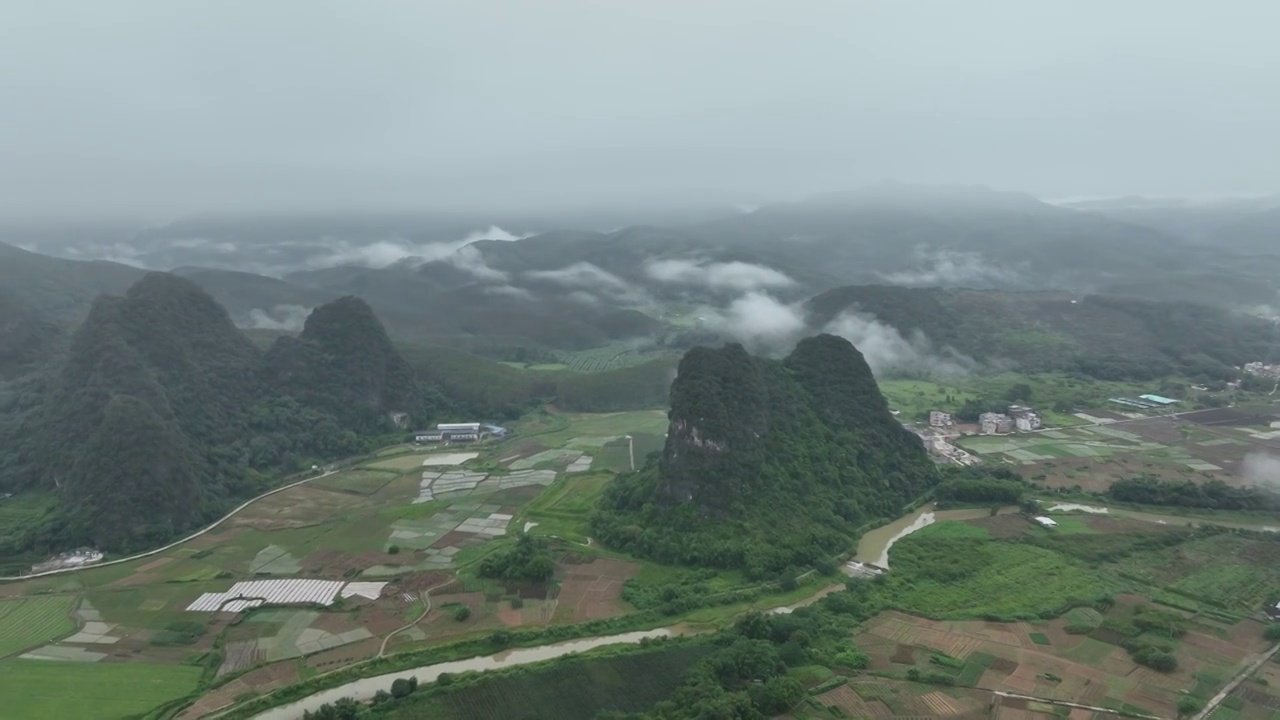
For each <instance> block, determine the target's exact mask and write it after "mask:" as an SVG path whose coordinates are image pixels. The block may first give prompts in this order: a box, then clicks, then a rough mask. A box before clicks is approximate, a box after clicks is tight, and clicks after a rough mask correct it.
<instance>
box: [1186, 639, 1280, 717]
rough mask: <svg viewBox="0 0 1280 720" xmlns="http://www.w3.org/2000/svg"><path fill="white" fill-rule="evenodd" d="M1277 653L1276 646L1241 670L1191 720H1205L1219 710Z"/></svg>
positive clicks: (1279, 646)
mask: <svg viewBox="0 0 1280 720" xmlns="http://www.w3.org/2000/svg"><path fill="white" fill-rule="evenodd" d="M1277 651H1280V645H1276V646H1275V647H1273V648H1271V649H1270V650H1268V651H1266V652H1264V653H1262V656H1261V657H1259V658H1258V659H1257V660H1255V661H1253V662H1252V663H1250V664H1249V666H1248V667H1246V668H1245V669H1244V670H1241V671H1240V673H1239V674H1238V675H1236V676H1235V677H1234V678H1232V679H1231V682H1229V683H1227V685H1226V687H1224V688H1222V691H1221V692H1219V693H1218V694H1217V695H1214V696H1213V699H1212V700H1210V701H1209V702H1208V703H1206V704H1205V706H1204V709H1203V710H1201V711H1200V712H1198V713H1196V714H1195V715H1193V716H1192V718H1191V720H1204V719H1205V718H1207V717H1209V713H1212V712H1213V711H1214V710H1215V709H1217V707H1218V706H1219V705H1221V704H1222V701H1223V700H1226V699H1227V696H1228V695H1230V694H1231V692H1232V691H1233V690H1235V689H1236V688H1237V687H1239V686H1240V683H1242V682H1244V681H1245V680H1248V679H1249V677H1250V676H1251V675H1253V674H1254V673H1256V672H1257V671H1258V668H1260V667H1262V666H1263V665H1264V664H1266V662H1267V661H1268V660H1270V659H1271V658H1272V656H1274V655H1275V654H1276V652H1277Z"/></svg>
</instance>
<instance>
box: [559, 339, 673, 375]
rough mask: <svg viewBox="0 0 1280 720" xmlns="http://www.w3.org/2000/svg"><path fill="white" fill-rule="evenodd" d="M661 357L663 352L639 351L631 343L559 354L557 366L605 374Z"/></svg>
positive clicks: (574, 370)
mask: <svg viewBox="0 0 1280 720" xmlns="http://www.w3.org/2000/svg"><path fill="white" fill-rule="evenodd" d="M661 355H663V353H662V352H645V351H642V350H638V349H637V348H636V347H635V345H634V344H631V343H618V344H614V345H605V346H603V347H598V348H591V349H589V350H578V351H575V352H561V353H557V359H558V360H559V361H560V362H559V363H557V365H559V366H560V367H561V368H567V369H569V370H571V371H573V372H580V373H583V372H603V371H605V370H617V369H618V368H625V367H632V366H634V365H642V364H644V363H646V362H648V361H650V360H652V359H654V358H656V357H660V356H661Z"/></svg>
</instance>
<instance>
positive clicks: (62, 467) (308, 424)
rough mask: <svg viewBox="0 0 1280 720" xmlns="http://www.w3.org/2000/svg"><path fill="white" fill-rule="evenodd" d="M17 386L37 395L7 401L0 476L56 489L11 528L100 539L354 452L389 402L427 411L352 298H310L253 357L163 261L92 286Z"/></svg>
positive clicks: (147, 539) (153, 539) (175, 528)
mask: <svg viewBox="0 0 1280 720" xmlns="http://www.w3.org/2000/svg"><path fill="white" fill-rule="evenodd" d="M282 347H283V348H284V349H282ZM289 348H294V351H290V350H289ZM284 356H287V358H288V363H285V362H284V360H282V359H281V358H282V357H284ZM24 387H26V388H27V390H26V391H27V392H28V393H32V394H38V395H40V396H41V399H42V402H38V403H37V402H30V403H18V404H17V405H18V406H25V407H27V408H28V410H27V411H26V413H25V415H23V416H22V417H20V418H19V419H18V420H19V421H18V422H17V427H16V430H15V431H14V433H13V436H12V437H10V438H8V439H7V441H8V442H7V447H6V449H5V451H4V452H3V453H0V455H3V457H0V490H5V491H21V490H23V489H27V488H35V489H41V488H43V489H45V490H48V491H52V492H54V493H55V494H56V495H57V497H58V498H59V500H60V503H61V507H60V510H59V512H57V513H56V514H55V517H53V518H51V519H50V522H49V523H48V524H47V526H46V527H43V528H40V529H39V531H38V532H36V533H35V536H32V537H27V538H25V542H26V543H27V544H28V545H34V546H39V545H42V544H48V545H51V546H52V545H55V544H61V545H64V546H65V545H66V544H70V543H79V542H88V543H92V544H95V545H97V546H99V547H101V548H102V549H105V550H116V551H123V550H129V549H137V548H141V547H144V546H147V545H151V544H155V543H159V542H161V541H163V540H166V539H168V538H171V537H172V536H174V535H176V534H177V533H179V532H182V531H185V530H189V529H191V528H193V527H195V526H197V525H199V524H201V523H203V522H204V521H206V520H208V519H210V518H212V517H214V516H216V515H217V514H219V513H221V512H223V511H225V510H226V509H227V508H228V507H229V506H230V505H231V504H232V503H233V502H234V501H236V500H238V499H241V498H244V497H246V496H249V495H252V494H254V493H257V492H261V491H262V490H263V489H265V488H266V487H267V486H268V485H269V484H270V483H271V482H272V480H273V478H275V477H277V476H278V475H279V473H281V472H287V471H293V470H297V469H300V468H301V467H305V466H307V465H308V464H309V463H310V462H313V461H316V460H322V459H326V458H336V457H341V456H344V455H350V454H354V453H358V452H361V451H363V450H365V449H367V448H368V447H370V446H371V444H372V443H373V442H374V441H375V438H376V437H377V436H379V435H383V436H385V435H386V434H387V433H389V432H394V431H395V429H396V428H395V423H393V422H392V417H393V416H395V415H398V414H400V413H407V414H408V416H410V417H412V418H414V419H416V420H419V421H423V422H426V421H428V420H430V419H431V417H432V416H433V414H434V411H435V408H434V407H433V406H432V405H431V404H430V402H429V401H427V400H424V398H434V397H435V396H434V394H433V393H431V392H429V390H428V389H424V388H421V387H419V386H418V385H417V382H416V380H415V379H414V378H413V376H412V374H411V373H410V372H409V371H408V369H407V365H406V364H405V362H404V360H403V359H402V358H400V357H399V355H398V354H397V353H396V352H395V350H394V348H393V347H392V346H391V343H390V341H389V340H388V339H387V337H386V333H385V332H384V331H383V329H382V326H381V324H379V323H378V321H377V319H376V318H375V317H374V316H373V314H372V312H370V311H369V309H368V306H366V305H365V304H364V302H363V301H361V300H358V299H355V298H344V299H341V300H337V301H334V302H333V303H331V304H330V305H328V306H323V307H321V308H318V309H317V310H316V311H315V313H314V314H313V316H312V319H311V321H309V322H308V324H307V332H304V333H303V335H302V337H301V338H300V339H294V338H281V339H280V340H279V341H277V346H276V347H274V348H273V349H272V350H271V351H270V353H268V355H267V356H266V357H264V356H263V354H262V353H261V352H260V351H259V350H258V349H257V348H256V347H255V346H254V345H253V344H252V343H250V342H249V341H248V340H247V339H246V338H245V336H244V335H243V334H241V332H240V331H239V330H237V329H236V327H235V326H234V325H233V324H232V322H231V319H230V317H229V316H228V314H227V312H226V310H224V309H223V308H222V307H221V306H220V305H218V304H217V303H216V302H215V301H214V300H213V299H212V298H211V297H210V296H209V295H208V294H207V293H205V292H204V291H203V290H202V289H200V288H199V287H198V286H196V285H195V284H193V283H191V282H189V281H187V280H184V279H182V278H179V277H176V276H173V275H168V274H164V273H152V274H148V275H146V276H145V277H143V279H141V280H140V281H139V282H138V283H136V284H135V285H133V286H132V287H131V288H129V290H128V291H127V292H126V293H125V294H124V296H123V297H112V296H103V297H100V298H99V299H98V300H97V301H96V302H95V303H94V305H93V308H92V310H91V311H90V313H89V316H88V318H86V320H85V321H84V322H83V323H82V324H81V325H80V327H79V328H78V329H77V330H76V332H75V333H74V335H73V336H72V338H71V341H70V349H69V351H68V352H67V356H66V358H65V361H64V362H63V363H62V364H61V365H60V366H59V367H57V368H55V369H54V370H53V372H52V373H50V374H48V375H46V376H45V377H43V378H42V379H40V380H39V381H37V382H33V383H30V384H27V385H25V386H24ZM401 419H402V420H407V418H401ZM19 549H21V548H14V547H10V548H0V553H2V552H4V551H15V550H19Z"/></svg>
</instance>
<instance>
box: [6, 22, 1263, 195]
mask: <svg viewBox="0 0 1280 720" xmlns="http://www.w3.org/2000/svg"><path fill="white" fill-rule="evenodd" d="M0 5H2V7H3V17H4V22H3V23H0V98H3V99H2V100H0V157H3V158H4V159H5V160H4V162H3V163H0V214H9V215H27V216H29V215H38V214H57V215H60V216H67V215H73V214H94V213H117V214H118V213H143V214H148V216H153V215H168V216H173V215H178V214H184V213H192V212H215V211H233V210H246V209H264V208H265V209H285V210H296V209H297V210H305V209H323V210H325V211H336V210H343V209H358V208H369V209H387V208H425V209H431V208H436V209H459V208H496V207H504V208H534V207H537V208H545V207H553V206H554V207H571V206H586V205H593V204H594V205H599V204H614V205H617V204H635V203H640V202H674V201H675V200H677V199H678V200H679V201H681V202H690V201H693V200H699V199H705V200H714V201H717V202H726V203H729V202H732V203H735V204H739V205H746V206H750V205H753V204H756V203H758V202H760V201H762V200H773V199H787V198H791V197H799V196H803V195H808V194H811V193H815V192H820V191H825V190H830V189H837V188H845V187H856V186H861V185H863V184H866V183H868V182H876V181H880V180H882V179H890V178H893V179H899V180H903V181H909V182H922V183H951V182H957V183H982V184H988V185H992V186H997V187H1005V188H1011V189H1020V190H1027V191H1030V192H1033V193H1037V194H1040V195H1042V196H1072V195H1097V194H1128V193H1148V194H1214V193H1249V192H1265V191H1274V190H1275V189H1276V188H1277V187H1280V165H1277V164H1276V163H1275V162H1274V158H1276V157H1280V134H1277V133H1275V132H1274V128H1275V126H1276V124H1277V121H1278V120H1280V83H1277V82H1275V77H1276V75H1277V73H1278V72H1280V44H1277V43H1275V42H1274V38H1273V35H1274V32H1275V28H1276V27H1277V26H1280V4H1277V3H1274V2H1269V1H1268V0H1251V1H1249V2H1245V1H1243V0H1224V1H1223V2H1218V3H1168V2H1159V1H1158V0H1133V1H1132V2H1126V3H1114V2H1101V1H1100V0H1081V1H1080V2H1073V3H1031V2H1025V0H974V1H972V2H964V3H957V2H950V1H949V0H947V1H944V0H932V1H925V0H917V1H914V2H901V1H900V0H865V1H860V2H848V0H812V1H811V2H806V3H800V4H796V3H782V2H753V1H750V0H732V1H730V0H707V1H706V2H699V3H684V2H675V1H674V0H649V1H648V2H632V3H624V2H600V1H588V0H548V1H546V2H533V1H532V0H471V1H469V2H431V3H424V2H411V1H409V0H368V1H366V2H348V1H345V0H344V1H338V0H273V1H272V2H248V1H245V0H224V1H222V2H195V1H193V0H113V1H112V2H98V1H96V0H78V1H72V0H46V1H45V2H22V1H20V0H0Z"/></svg>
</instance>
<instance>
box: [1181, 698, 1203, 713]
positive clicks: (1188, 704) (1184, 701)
mask: <svg viewBox="0 0 1280 720" xmlns="http://www.w3.org/2000/svg"><path fill="white" fill-rule="evenodd" d="M1199 709H1200V701H1199V700H1197V699H1195V698H1193V697H1191V696H1190V695H1183V696H1182V697H1180V698H1178V714H1179V715H1193V714H1195V712H1196V711H1197V710H1199Z"/></svg>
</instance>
